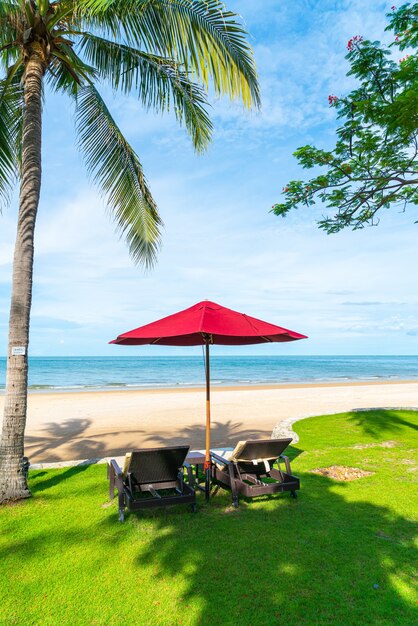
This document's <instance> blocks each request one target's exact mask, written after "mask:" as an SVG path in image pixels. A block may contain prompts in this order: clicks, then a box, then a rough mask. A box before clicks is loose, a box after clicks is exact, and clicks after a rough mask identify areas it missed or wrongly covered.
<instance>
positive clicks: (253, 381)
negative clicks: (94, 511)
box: [0, 355, 418, 393]
mask: <svg viewBox="0 0 418 626" xmlns="http://www.w3.org/2000/svg"><path fill="white" fill-rule="evenodd" d="M414 379H416V380H417V381H418V356H305V357H301V356H283V357H281V356H245V355H242V356H217V355H212V356H211V382H212V385H213V386H222V385H223V386H227V385H242V386H245V385H280V384H292V383H293V384H294V383H320V382H327V381H329V382H350V381H379V380H381V381H383V380H392V381H394V380H414ZM5 380H6V359H5V358H0V393H1V392H2V391H4V386H5ZM204 382H205V367H204V359H203V356H172V357H170V356H155V357H153V356H142V357H138V356H119V357H32V358H30V364H29V388H30V390H31V391H82V390H92V389H100V390H105V389H108V390H110V389H135V388H164V387H167V388H170V387H184V388H187V387H197V386H203V385H204Z"/></svg>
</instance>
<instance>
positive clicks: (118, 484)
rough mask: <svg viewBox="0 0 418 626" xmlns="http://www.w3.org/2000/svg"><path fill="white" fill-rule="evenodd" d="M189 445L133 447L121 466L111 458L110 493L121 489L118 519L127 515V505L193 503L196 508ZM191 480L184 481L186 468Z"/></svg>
mask: <svg viewBox="0 0 418 626" xmlns="http://www.w3.org/2000/svg"><path fill="white" fill-rule="evenodd" d="M188 451H189V446H173V447H170V448H144V449H141V450H133V451H132V452H130V453H128V454H127V455H126V457H125V465H124V468H123V469H121V468H120V467H119V465H118V463H117V462H116V460H115V459H112V460H111V461H109V463H108V466H107V476H108V478H109V496H110V498H111V499H112V498H113V497H114V494H115V488H116V489H117V490H118V503H119V521H121V522H123V521H124V519H125V509H126V508H127V509H128V511H140V510H142V509H148V508H151V507H161V506H167V505H170V504H190V505H191V507H192V510H193V511H195V510H196V494H195V491H194V488H193V485H194V478H193V473H192V469H191V467H190V465H189V464H188V463H186V456H187V453H188ZM184 467H185V468H186V469H187V473H188V478H189V483H186V482H184V474H183V468H184Z"/></svg>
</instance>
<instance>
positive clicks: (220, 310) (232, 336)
mask: <svg viewBox="0 0 418 626" xmlns="http://www.w3.org/2000/svg"><path fill="white" fill-rule="evenodd" d="M306 338H307V337H306V335H301V334H300V333H295V332H293V331H292V330H288V329H286V328H282V327H281V326H276V325H275V324H269V323H268V322H263V321H262V320H259V319H256V318H255V317H250V316H249V315H245V313H238V312H237V311H233V310H232V309H227V308H225V307H223V306H221V305H220V304H216V303H215V302H210V301H209V300H204V301H203V302H198V303H197V304H195V305H193V306H191V307H190V308H188V309H184V311H179V312H178V313H174V314H173V315H169V316H168V317H163V318H162V319H161V320H158V321H156V322H152V323H151V324H146V325H145V326H140V327H139V328H135V329H134V330H130V331H129V332H127V333H123V335H119V336H118V337H117V338H116V339H115V340H114V341H111V342H110V343H117V344H122V345H130V346H133V345H144V344H158V345H162V346H198V345H202V346H203V345H204V346H205V348H206V456H205V470H206V487H207V489H206V496H207V497H208V495H209V491H208V488H209V480H210V369H209V367H210V363H209V345H210V344H219V345H223V346H238V345H249V344H255V343H272V342H282V341H295V340H297V339H306Z"/></svg>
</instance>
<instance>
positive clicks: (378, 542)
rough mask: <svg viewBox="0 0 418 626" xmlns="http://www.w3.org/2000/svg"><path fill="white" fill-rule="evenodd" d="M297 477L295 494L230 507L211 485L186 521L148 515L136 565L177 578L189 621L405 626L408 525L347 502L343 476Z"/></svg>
mask: <svg viewBox="0 0 418 626" xmlns="http://www.w3.org/2000/svg"><path fill="white" fill-rule="evenodd" d="M302 484H303V491H302V492H301V495H300V497H299V498H298V500H297V501H292V500H291V499H290V498H288V497H287V495H282V496H277V497H272V498H269V499H268V500H264V502H262V501H260V500H258V501H256V500H254V501H252V502H245V501H243V502H242V504H241V508H240V510H238V511H235V510H232V509H231V508H230V507H229V503H230V499H229V494H228V496H225V492H223V493H222V491H221V492H219V495H218V496H216V497H215V499H214V500H213V501H212V502H211V503H210V505H208V506H203V508H202V507H200V511H199V512H198V514H197V515H196V516H195V517H193V518H192V517H191V516H190V514H189V512H188V511H185V512H184V515H183V516H180V515H173V516H172V517H171V516H169V515H161V514H160V515H156V514H154V515H153V517H152V520H153V535H154V538H153V539H152V540H150V535H149V534H147V542H146V546H145V547H141V549H140V550H138V556H137V560H136V562H137V566H138V568H140V569H141V570H143V568H151V569H152V571H153V572H154V576H155V577H156V578H159V577H163V578H165V579H167V577H171V578H172V581H173V584H176V581H179V580H180V581H184V584H183V585H182V591H181V592H180V591H179V603H180V605H181V606H182V607H183V610H184V612H185V613H187V607H188V606H189V605H191V604H196V602H197V603H198V605H199V606H202V613H201V617H200V621H197V622H196V623H197V624H217V623H222V624H271V623H277V622H278V620H279V619H280V621H283V620H287V621H288V623H290V624H345V625H348V624H360V623H361V624H388V625H389V624H397V623H400V624H406V623H412V616H413V613H412V611H413V608H412V605H411V604H408V603H407V602H406V601H405V600H404V598H403V597H402V595H401V594H400V593H399V588H400V587H403V589H404V590H405V589H409V590H411V589H413V578H412V577H413V572H412V569H413V563H414V559H415V560H416V559H417V558H418V555H417V552H416V550H414V545H413V538H414V535H415V533H416V526H415V525H414V524H413V523H412V521H411V520H408V519H405V518H403V517H401V516H396V515H394V514H393V511H390V510H388V509H386V508H383V507H379V506H375V505H373V504H371V503H368V502H364V501H359V502H355V503H349V502H348V501H347V500H346V499H345V497H344V494H343V491H344V489H345V488H347V486H346V484H344V483H340V484H339V486H338V493H337V492H336V490H335V487H336V483H335V482H334V481H331V480H329V479H327V478H325V477H321V476H317V475H305V477H304V478H303V480H302ZM114 519H115V518H114ZM148 519H149V517H148ZM115 523H116V520H115ZM139 525H141V522H139ZM394 579H396V580H397V582H396V583H395V581H394ZM163 601H164V599H163V598H162V599H161V602H162V603H163ZM409 616H410V618H409Z"/></svg>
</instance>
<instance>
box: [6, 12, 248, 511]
mask: <svg viewBox="0 0 418 626" xmlns="http://www.w3.org/2000/svg"><path fill="white" fill-rule="evenodd" d="M0 55H1V61H2V63H3V67H4V78H3V79H1V80H0V199H1V201H2V204H6V203H7V201H8V199H9V196H10V191H11V189H12V186H13V184H14V183H15V181H16V180H19V181H20V204H19V216H18V226H17V237H16V246H15V254H14V263H13V279H12V280H13V282H12V300H11V311H10V324H9V347H8V361H7V380H6V395H5V409H4V419H3V430H2V435H1V441H0V502H5V501H8V500H12V499H13V500H16V499H20V498H24V497H28V496H29V495H30V492H29V490H28V486H27V482H26V478H25V472H24V467H23V452H24V447H23V446H24V431H25V423H26V405H27V377H28V340H29V319H30V308H31V297H32V267H33V254H34V246H33V240H34V230H35V221H36V213H37V209H38V203H39V194H40V187H41V129H42V103H43V98H44V97H45V92H46V95H47V93H48V92H51V91H52V92H54V91H56V92H63V93H65V94H66V95H67V96H68V97H69V98H70V100H71V101H72V102H73V104H74V109H75V125H76V132H77V136H78V146H79V148H80V150H81V152H82V153H83V156H84V159H85V163H86V167H87V170H88V172H89V174H91V175H92V177H93V180H94V182H95V183H96V184H97V185H98V186H99V188H100V190H101V191H102V192H103V193H104V195H105V197H106V200H107V205H108V207H109V209H110V210H111V212H112V214H113V216H114V219H115V221H116V224H117V227H118V228H119V230H120V231H121V232H122V234H123V235H124V237H125V238H126V241H127V243H128V246H129V250H130V253H131V255H132V257H133V259H134V261H135V262H137V263H142V264H145V265H152V264H153V263H154V261H155V258H156V254H157V251H158V247H159V242H160V227H161V218H160V216H159V214H158V210H157V206H156V204H155V201H154V199H153V197H152V194H151V191H150V189H149V187H148V184H147V181H146V179H145V177H144V174H143V171H142V167H141V163H140V161H139V159H138V156H137V155H136V153H135V152H134V150H133V149H132V148H131V146H130V145H129V144H128V142H127V141H126V139H125V138H124V136H123V135H122V133H121V131H120V130H119V128H118V126H117V124H116V123H115V120H114V119H113V117H112V115H111V114H110V112H109V110H108V108H107V107H106V104H105V103H104V101H103V99H102V97H101V96H100V93H99V91H98V89H97V87H98V86H99V85H101V84H108V85H110V86H111V87H112V88H113V90H114V91H115V92H120V93H128V92H135V93H136V94H137V95H138V98H139V101H140V102H141V104H142V105H143V106H144V107H145V108H153V109H156V110H158V111H168V110H174V112H175V115H176V117H177V120H178V121H179V122H180V123H182V124H184V125H185V126H186V129H187V131H188V132H189V134H190V135H191V138H192V141H193V145H194V146H195V148H196V150H198V151H201V150H203V149H204V148H205V147H206V146H207V144H208V142H209V141H210V138H211V133H212V124H211V121H210V119H209V116H208V113H207V93H208V89H209V87H210V86H211V87H212V89H213V92H214V93H215V94H218V95H220V94H227V95H229V96H230V97H231V98H239V99H241V100H242V102H243V104H244V106H245V107H247V108H249V107H251V106H253V105H254V106H258V105H259V91H258V83H257V78H256V71H255V65H254V61H253V56H252V51H251V48H250V46H249V45H248V43H247V41H246V32H245V30H244V28H243V27H242V26H241V24H240V23H239V20H237V16H236V15H235V14H234V13H232V12H230V11H228V10H226V8H225V7H224V6H223V5H222V4H221V3H220V2H219V1H218V0H84V1H78V0H56V1H55V2H49V1H48V0H0ZM46 87H47V88H48V92H47V90H46ZM16 348H18V349H16Z"/></svg>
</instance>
